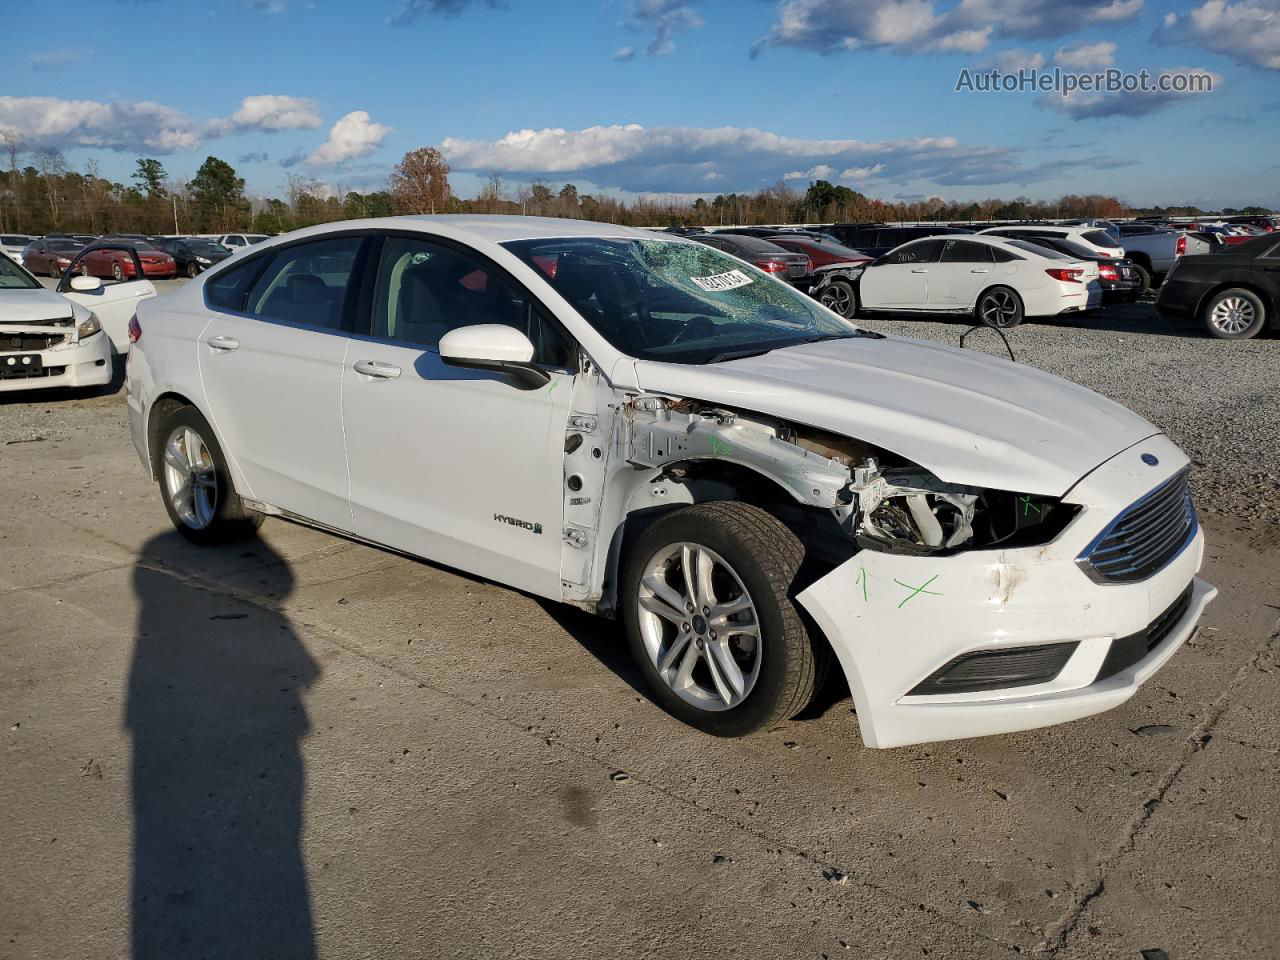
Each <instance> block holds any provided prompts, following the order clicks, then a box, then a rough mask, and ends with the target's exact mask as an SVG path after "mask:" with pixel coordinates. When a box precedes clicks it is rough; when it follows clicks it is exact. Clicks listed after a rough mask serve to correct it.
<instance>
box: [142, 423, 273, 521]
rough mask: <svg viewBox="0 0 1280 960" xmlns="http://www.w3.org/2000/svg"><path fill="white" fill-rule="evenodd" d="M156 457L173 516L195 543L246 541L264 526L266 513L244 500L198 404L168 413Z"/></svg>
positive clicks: (162, 493)
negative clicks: (243, 501)
mask: <svg viewBox="0 0 1280 960" xmlns="http://www.w3.org/2000/svg"><path fill="white" fill-rule="evenodd" d="M152 457H153V458H154V459H156V460H157V462H158V463H159V468H160V469H159V473H160V496H161V498H162V499H163V500H164V508H165V510H166V511H167V512H168V514H169V520H170V521H171V522H172V523H173V525H174V527H175V528H176V529H177V531H178V532H179V533H180V534H182V535H183V536H184V537H186V538H187V539H188V540H190V541H191V542H192V543H197V544H200V545H201V546H211V545H214V544H220V543H231V542H233V541H235V540H244V539H246V538H248V537H252V536H253V535H254V534H255V533H257V530H258V528H259V527H260V526H262V521H263V517H262V515H261V514H259V513H253V512H251V511H248V510H246V509H245V508H244V505H243V504H242V503H241V502H240V497H239V496H238V495H237V494H236V490H235V486H234V485H233V484H232V482H231V472H230V471H229V470H228V469H227V460H226V457H224V456H223V454H222V448H221V447H220V446H218V441H217V439H216V438H215V437H214V435H213V430H211V429H210V427H209V424H208V422H207V421H206V420H205V419H204V417H202V416H201V415H200V413H199V411H197V410H196V409H195V408H194V407H179V408H178V409H177V410H174V411H173V412H172V413H170V414H168V415H167V416H165V418H164V419H163V420H162V421H161V423H160V429H159V431H158V432H157V440H156V446H155V449H154V450H153V451H152Z"/></svg>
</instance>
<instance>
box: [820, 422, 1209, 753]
mask: <svg viewBox="0 0 1280 960" xmlns="http://www.w3.org/2000/svg"><path fill="white" fill-rule="evenodd" d="M1143 454H1149V455H1151V456H1154V457H1155V458H1156V459H1157V460H1158V461H1159V464H1158V466H1156V467H1150V466H1148V465H1147V464H1146V463H1144V462H1143V460H1142V459H1141V457H1142V455H1143ZM1186 466H1187V459H1186V456H1185V455H1184V454H1183V453H1182V452H1181V451H1180V450H1178V448H1177V447H1176V446H1174V444H1173V443H1172V442H1170V441H1169V440H1168V439H1167V438H1166V437H1164V436H1157V437H1152V438H1150V439H1148V440H1144V441H1142V442H1141V443H1139V444H1136V445H1135V446H1133V447H1130V448H1129V449H1128V450H1125V451H1123V452H1122V453H1120V454H1118V455H1117V456H1115V457H1113V458H1112V459H1111V460H1109V461H1107V462H1106V463H1104V464H1103V465H1102V466H1100V467H1098V468H1097V469H1095V470H1094V471H1092V472H1091V473H1090V474H1088V475H1087V476H1086V477H1085V478H1084V479H1083V480H1081V481H1080V482H1078V483H1077V484H1076V485H1075V487H1073V488H1072V489H1071V490H1070V491H1069V492H1068V493H1067V495H1066V496H1065V497H1064V498H1063V499H1064V500H1065V501H1066V502H1069V503H1074V504H1078V505H1080V506H1081V507H1082V508H1083V509H1082V510H1081V513H1080V515H1079V516H1077V517H1076V518H1075V520H1074V521H1073V522H1072V523H1071V524H1070V525H1069V526H1068V527H1067V529H1066V530H1064V531H1063V532H1062V533H1061V534H1060V535H1059V536H1058V538H1057V539H1056V540H1054V541H1053V542H1051V543H1048V544H1045V545H1042V546H1036V547H1023V548H1018V549H1009V550H1000V549H994V550H974V551H970V552H966V553H958V554H955V555H953V556H949V557H912V556H901V555H896V554H888V553H879V552H876V551H873V550H862V551H861V552H859V553H858V554H857V555H856V556H855V557H853V558H852V559H851V560H849V561H847V562H846V563H844V564H842V565H841V566H839V567H837V568H836V569H835V570H834V571H832V572H831V573H829V574H827V575H826V576H825V577H823V578H822V579H820V580H818V581H817V582H816V583H814V584H812V585H811V586H810V587H809V588H808V589H806V590H805V591H803V592H802V593H801V594H800V595H799V597H798V600H799V602H800V604H801V605H802V606H803V607H804V608H805V610H806V611H807V612H808V613H809V614H810V615H811V616H812V617H813V619H814V621H815V622H816V623H817V625H818V627H819V628H820V629H821V630H822V631H823V632H824V633H825V635H826V637H827V639H828V640H829V641H830V643H831V645H832V647H833V648H834V650H835V653H836V656H837V657H838V659H839V661H840V664H841V666H842V667H843V669H844V672H845V676H846V678H847V679H848V681H849V689H850V691H851V692H852V693H853V700H854V706H855V707H856V709H857V713H858V720H859V724H860V727H861V730H862V738H863V741H864V742H865V743H866V744H867V746H870V747H898V746H905V745H907V744H913V743H925V742H929V741H935V740H953V739H960V738H964V737H977V736H985V735H987V734H996V733H1009V732H1013V731H1016V730H1027V729H1031V728H1034V727H1042V726H1048V725H1051V724H1055V723H1062V722H1064V721H1067V720H1075V719H1078V718H1080V717H1086V716H1090V715H1092V714H1095V713H1100V712H1102V711H1104V710H1109V709H1111V708H1112V707H1115V706H1117V705H1119V704H1121V703H1123V702H1124V701H1125V700H1127V699H1128V698H1129V697H1131V696H1133V694H1134V693H1135V692H1137V689H1138V687H1139V686H1140V685H1141V684H1142V683H1143V682H1145V681H1146V680H1147V679H1148V678H1149V677H1150V676H1151V675H1152V674H1153V673H1155V671H1156V670H1158V669H1159V668H1160V667H1161V666H1162V665H1163V664H1164V663H1165V661H1167V660H1168V659H1169V657H1170V656H1172V655H1173V652H1174V651H1175V650H1177V648H1178V647H1179V646H1181V645H1182V644H1183V643H1184V642H1185V641H1186V640H1187V638H1188V637H1190V636H1191V635H1192V633H1194V631H1195V629H1196V623H1197V621H1198V620H1199V618H1200V614H1201V612H1202V611H1203V609H1204V607H1205V606H1206V605H1207V604H1208V603H1209V601H1210V600H1212V599H1213V598H1214V596H1216V594H1217V590H1216V589H1215V588H1214V587H1212V586H1211V585H1209V584H1208V583H1205V582H1204V581H1203V580H1200V579H1199V578H1198V577H1196V573H1197V572H1198V571H1199V569H1200V562H1201V558H1202V556H1203V553H1204V534H1203V532H1202V531H1200V530H1197V531H1196V533H1195V536H1194V538H1193V539H1192V540H1191V542H1190V543H1188V544H1187V545H1186V547H1185V548H1184V549H1183V550H1182V551H1181V552H1180V553H1179V554H1178V555H1177V556H1176V557H1174V558H1173V560H1171V561H1170V562H1169V563H1168V564H1166V566H1165V567H1164V568H1162V569H1161V570H1160V571H1158V572H1157V573H1156V574H1154V575H1153V576H1151V577H1149V578H1148V579H1146V580H1143V581H1141V582H1138V583H1131V584H1117V583H1095V582H1094V581H1092V580H1091V579H1089V577H1087V576H1086V575H1085V574H1084V572H1083V571H1082V570H1081V569H1080V568H1079V567H1078V566H1077V564H1076V562H1075V559H1076V557H1077V556H1078V555H1079V554H1080V553H1081V551H1083V550H1084V549H1085V547H1086V546H1087V545H1088V544H1089V543H1090V541H1092V540H1093V538H1094V537H1095V536H1096V535H1097V534H1098V533H1099V531H1101V530H1102V529H1103V528H1104V527H1105V526H1106V525H1107V524H1108V523H1109V522H1110V521H1111V520H1112V519H1113V518H1114V517H1115V516H1116V515H1117V514H1118V513H1120V512H1121V511H1122V510H1124V509H1125V507H1127V506H1129V505H1130V504H1132V503H1134V502H1135V501H1136V500H1138V499H1139V498H1141V497H1142V496H1143V495H1145V494H1146V493H1148V492H1149V491H1150V490H1152V489H1153V488H1155V487H1156V486H1158V485H1160V484H1161V483H1163V482H1164V481H1166V480H1168V479H1169V478H1170V477H1172V476H1173V475H1175V474H1176V473H1178V472H1179V471H1181V470H1183V469H1185V467H1186ZM1188 585H1191V596H1190V601H1189V604H1188V606H1187V609H1186V612H1185V614H1183V615H1182V616H1181V617H1180V618H1179V620H1178V622H1177V623H1176V625H1174V626H1173V627H1172V629H1170V630H1169V632H1168V633H1167V635H1166V636H1165V638H1164V639H1163V640H1162V641H1161V642H1160V643H1159V644H1158V645H1157V646H1156V647H1155V648H1153V649H1152V650H1151V651H1150V652H1149V653H1147V655H1146V656H1145V657H1143V658H1142V659H1141V660H1139V661H1138V662H1137V663H1135V664H1133V665H1132V666H1130V667H1128V668H1126V669H1123V670H1121V671H1120V672H1118V673H1116V674H1115V675H1113V676H1110V677H1108V678H1106V679H1104V680H1101V681H1098V682H1094V678H1095V677H1096V676H1097V673H1098V670H1099V667H1100V666H1101V665H1102V663H1103V660H1104V659H1105V658H1106V655H1107V652H1108V649H1109V648H1110V646H1111V642H1112V641H1113V640H1115V639H1119V638H1123V637H1128V636H1131V635H1133V634H1135V633H1138V632H1140V631H1142V630H1145V629H1146V627H1147V626H1148V625H1149V624H1151V623H1152V621H1154V620H1155V619H1156V618H1157V617H1159V616H1160V615H1161V614H1162V613H1164V612H1165V611H1167V610H1169V609H1170V607H1171V606H1173V604H1174V603H1175V601H1177V600H1178V598H1179V597H1180V596H1181V595H1182V594H1183V593H1184V592H1185V591H1186V590H1187V587H1188ZM1064 641H1075V642H1077V643H1078V645H1077V647H1076V648H1075V650H1074V652H1073V653H1072V654H1071V657H1070V659H1069V660H1068V661H1067V662H1066V664H1065V666H1064V667H1063V668H1062V670H1061V671H1060V672H1059V673H1058V674H1057V676H1055V677H1054V678H1053V679H1052V680H1050V681H1048V682H1045V683H1038V684H1035V685H1030V686H1019V687H1010V688H1006V689H1001V690H988V691H981V692H976V693H950V694H942V695H927V696H920V695H916V696H912V695H911V694H910V691H912V690H913V689H914V688H915V687H916V685H917V684H919V683H920V682H921V681H922V680H924V679H925V678H926V677H928V676H929V675H930V674H931V673H933V672H934V671H935V670H937V669H938V668H939V667H941V666H943V665H944V664H946V663H948V662H949V661H951V660H952V659H954V658H955V657H956V656H959V655H961V654H965V653H970V652H974V651H984V650H995V649H1001V648H1006V647H1026V646H1034V645H1039V644H1048V643H1061V642H1064Z"/></svg>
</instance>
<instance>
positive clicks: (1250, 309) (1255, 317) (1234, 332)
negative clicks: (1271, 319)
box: [1200, 287, 1267, 340]
mask: <svg viewBox="0 0 1280 960" xmlns="http://www.w3.org/2000/svg"><path fill="white" fill-rule="evenodd" d="M1200 319H1201V320H1203V321H1204V325H1205V329H1207V330H1208V331H1209V336H1211V337H1214V338H1216V339H1218V340H1249V339H1251V338H1253V337H1256V336H1257V335H1258V334H1259V333H1261V332H1262V328H1263V326H1265V325H1266V322H1267V308H1266V306H1265V305H1264V304H1263V302H1262V298H1261V297H1259V296H1258V295H1257V294H1256V293H1254V292H1253V291H1252V290H1246V289H1244V288H1243V287H1231V288H1230V289H1227V290H1223V291H1221V292H1220V293H1215V294H1214V295H1213V296H1212V297H1210V298H1209V300H1208V302H1207V303H1206V304H1205V305H1204V309H1203V310H1202V311H1201V314H1200Z"/></svg>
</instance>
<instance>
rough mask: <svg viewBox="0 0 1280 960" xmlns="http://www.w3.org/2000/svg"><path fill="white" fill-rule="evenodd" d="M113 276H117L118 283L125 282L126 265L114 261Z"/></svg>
mask: <svg viewBox="0 0 1280 960" xmlns="http://www.w3.org/2000/svg"><path fill="white" fill-rule="evenodd" d="M111 276H113V277H115V278H116V282H117V283H123V282H124V267H122V266H120V264H119V263H113V264H112V265H111Z"/></svg>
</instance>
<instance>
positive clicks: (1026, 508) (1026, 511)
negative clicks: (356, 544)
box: [1022, 494, 1040, 517]
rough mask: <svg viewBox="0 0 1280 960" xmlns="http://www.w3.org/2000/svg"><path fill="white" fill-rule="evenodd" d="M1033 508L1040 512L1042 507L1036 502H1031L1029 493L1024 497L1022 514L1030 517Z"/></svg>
mask: <svg viewBox="0 0 1280 960" xmlns="http://www.w3.org/2000/svg"><path fill="white" fill-rule="evenodd" d="M1032 510H1034V511H1035V512H1036V513H1037V514H1038V513H1039V512H1040V508H1039V507H1038V506H1037V505H1036V504H1034V503H1032V502H1031V494H1027V495H1026V496H1025V497H1023V498H1022V515H1023V516H1024V517H1028V516H1030V515H1031V511H1032Z"/></svg>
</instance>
